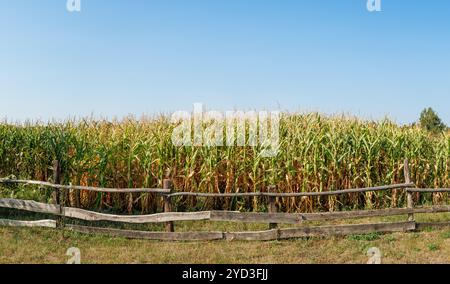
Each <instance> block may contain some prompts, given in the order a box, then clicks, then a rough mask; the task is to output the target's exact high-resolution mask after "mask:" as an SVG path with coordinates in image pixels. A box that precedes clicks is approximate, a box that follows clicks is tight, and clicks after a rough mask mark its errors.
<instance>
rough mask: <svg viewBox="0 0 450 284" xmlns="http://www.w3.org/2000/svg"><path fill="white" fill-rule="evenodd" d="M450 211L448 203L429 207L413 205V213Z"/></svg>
mask: <svg viewBox="0 0 450 284" xmlns="http://www.w3.org/2000/svg"><path fill="white" fill-rule="evenodd" d="M445 212H450V206H449V205H436V206H429V207H415V208H414V213H445Z"/></svg>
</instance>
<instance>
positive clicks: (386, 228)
mask: <svg viewBox="0 0 450 284" xmlns="http://www.w3.org/2000/svg"><path fill="white" fill-rule="evenodd" d="M60 174H61V173H60V167H59V163H58V162H57V161H55V162H54V177H53V179H54V181H55V182H54V183H51V182H44V181H34V180H20V179H19V180H18V179H8V178H6V179H0V183H3V184H25V185H38V186H42V187H49V188H53V189H54V204H47V203H41V202H36V201H31V200H19V199H12V198H2V199H0V208H9V209H16V210H23V211H28V212H34V213H43V214H51V215H54V216H56V220H37V221H20V220H7V219H0V225H3V226H25V227H49V228H60V229H61V228H64V229H68V230H72V231H77V232H83V233H100V234H109V235H112V236H120V237H127V238H141V239H150V240H168V241H169V240H172V241H196V240H259V241H264V240H278V239H290V238H299V237H309V236H324V235H347V234H364V233H370V232H407V231H412V230H419V229H423V228H425V227H442V226H450V221H448V222H435V223H417V222H416V221H415V220H414V214H419V213H448V212H450V205H439V206H428V207H417V206H414V202H413V198H412V193H438V192H450V189H449V188H432V189H424V188H416V186H415V184H414V183H413V182H411V180H410V177H409V164H408V162H407V161H405V164H404V174H405V183H400V184H392V185H383V186H375V187H366V188H354V189H342V190H333V191H322V192H289V193H280V192H276V191H275V187H274V186H270V187H268V188H267V191H266V192H262V191H261V192H234V193H200V192H174V191H173V183H172V181H171V180H170V179H165V180H163V188H100V187H91V186H75V185H61V184H60ZM61 190H64V191H66V190H87V191H94V192H108V193H152V194H159V195H161V196H162V197H163V199H164V206H163V211H164V212H161V213H154V214H148V215H116V214H107V213H101V212H95V211H90V210H85V209H81V208H75V207H67V206H65V199H63V198H62V196H64V194H60V191H61ZM388 190H402V191H403V192H404V193H405V195H406V199H407V207H406V208H387V209H377V210H353V211H338V212H313V213H283V212H277V207H276V203H275V200H276V198H277V197H278V198H290V197H305V196H306V197H308V196H313V197H314V196H334V195H341V194H354V193H364V192H376V191H388ZM66 193H67V192H66ZM178 196H195V197H212V198H222V197H266V200H267V202H268V206H267V208H268V212H238V211H217V210H213V211H200V212H173V210H172V203H171V199H172V198H174V197H178ZM398 215H407V216H408V219H407V221H405V222H394V223H369V224H351V225H348V224H347V225H328V226H304V224H303V223H305V222H310V221H335V220H347V219H358V218H372V217H387V216H398ZM64 218H73V219H78V220H83V221H109V222H119V223H127V224H146V223H166V232H164V231H159V232H149V231H136V230H121V229H113V228H100V227H92V226H79V225H73V224H65V222H64V221H63V220H64ZM179 221H215V222H242V223H261V224H268V225H269V226H268V227H269V230H266V231H254V232H250V231H247V232H174V223H173V222H179ZM278 224H291V225H300V227H295V228H278Z"/></svg>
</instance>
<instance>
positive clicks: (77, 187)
mask: <svg viewBox="0 0 450 284" xmlns="http://www.w3.org/2000/svg"><path fill="white" fill-rule="evenodd" d="M0 183H5V184H8V183H9V184H26V185H40V186H45V187H50V188H55V189H66V190H87V191H95V192H107V193H115V192H116V193H161V194H167V193H170V190H169V189H163V188H102V187H92V186H80V185H62V184H55V183H51V182H46V181H36V180H16V179H0Z"/></svg>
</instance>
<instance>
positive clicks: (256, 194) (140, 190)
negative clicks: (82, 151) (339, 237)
mask: <svg viewBox="0 0 450 284" xmlns="http://www.w3.org/2000/svg"><path fill="white" fill-rule="evenodd" d="M0 183H6V184H8V183H9V184H28V185H40V186H45V187H50V188H55V189H67V190H87V191H96V192H108V193H114V192H117V193H157V194H164V195H167V196H168V197H176V196H197V197H219V198H220V197H264V196H268V197H303V196H328V195H339V194H349V193H362V192H369V191H381V190H394V189H407V188H410V187H414V186H415V185H414V183H401V184H393V185H385V186H375V187H366V188H354V189H341V190H333V191H322V192H289V193H277V192H234V193H201V192H174V193H170V192H171V190H170V189H163V188H99V187H91V186H79V185H61V184H54V183H50V182H44V181H33V180H14V179H0Z"/></svg>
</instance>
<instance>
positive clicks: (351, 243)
mask: <svg viewBox="0 0 450 284" xmlns="http://www.w3.org/2000/svg"><path fill="white" fill-rule="evenodd" d="M73 246H75V247H78V248H80V250H81V261H82V263H202V264H205V263H208V264H210V263H211V264H220V263H237V264H239V263H245V264H247V263H258V264H265V263H270V264H272V263H293V264H296V263H366V262H367V260H368V258H367V256H366V252H367V250H368V248H370V247H378V248H379V249H380V250H381V251H382V253H383V263H450V230H448V229H446V230H432V231H431V230H429V231H424V232H417V233H395V234H386V235H379V234H369V235H363V236H348V237H330V238H322V239H320V238H312V239H298V240H290V241H271V242H237V241H234V242H227V241H217V242H159V241H147V240H128V239H123V238H111V237H107V236H100V235H85V234H78V233H72V232H64V233H63V232H61V231H55V230H52V229H38V228H31V229H30V228H10V227H8V228H7V227H0V263H65V262H66V261H67V259H68V257H67V256H66V255H65V253H66V250H67V249H68V248H69V247H73Z"/></svg>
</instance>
